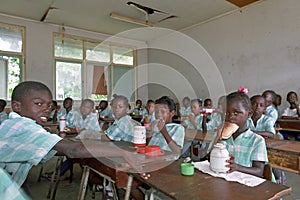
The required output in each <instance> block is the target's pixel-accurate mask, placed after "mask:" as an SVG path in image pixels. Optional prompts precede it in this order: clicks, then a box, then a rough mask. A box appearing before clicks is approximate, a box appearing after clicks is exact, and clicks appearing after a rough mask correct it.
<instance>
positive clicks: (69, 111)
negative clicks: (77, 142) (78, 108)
mask: <svg viewBox="0 0 300 200" xmlns="http://www.w3.org/2000/svg"><path fill="white" fill-rule="evenodd" d="M63 106H64V108H62V109H60V110H59V112H58V114H57V120H59V119H60V118H61V117H62V116H64V117H65V118H66V129H70V131H75V124H74V122H75V119H76V117H77V116H76V112H75V110H73V99H72V98H70V97H67V98H65V99H64V102H63Z"/></svg>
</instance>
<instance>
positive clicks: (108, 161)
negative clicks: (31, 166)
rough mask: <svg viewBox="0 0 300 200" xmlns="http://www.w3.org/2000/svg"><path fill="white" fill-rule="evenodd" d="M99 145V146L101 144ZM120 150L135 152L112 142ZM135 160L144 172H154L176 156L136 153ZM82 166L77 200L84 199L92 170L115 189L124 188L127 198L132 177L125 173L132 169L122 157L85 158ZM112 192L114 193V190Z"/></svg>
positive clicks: (130, 147) (170, 154)
mask: <svg viewBox="0 0 300 200" xmlns="http://www.w3.org/2000/svg"><path fill="white" fill-rule="evenodd" d="M98 142H99V145H101V142H100V141H98ZM114 143H116V144H117V145H118V146H119V147H120V148H123V149H126V150H129V151H131V152H133V153H134V152H135V151H136V150H135V148H133V147H132V144H130V145H128V143H126V142H114ZM135 156H136V158H137V159H139V160H140V164H141V165H142V167H143V170H144V171H145V172H149V171H154V170H157V169H159V168H160V167H165V166H167V165H168V164H170V163H171V162H172V161H168V160H169V159H174V158H175V157H178V155H177V154H174V153H169V152H165V153H164V154H163V155H161V156H146V155H145V154H138V153H136V155H135ZM81 163H82V164H83V166H84V167H85V168H84V173H83V175H82V180H81V185H80V191H79V195H78V199H84V196H85V191H86V187H87V180H88V176H89V171H90V170H93V171H94V172H96V173H97V174H99V175H100V176H102V177H104V178H105V179H107V180H109V181H111V182H113V183H114V184H115V186H116V187H117V188H124V187H126V194H125V199H128V198H129V194H130V190H131V183H132V176H128V173H127V172H132V171H133V169H132V168H131V167H130V166H129V165H128V164H127V162H126V161H125V160H124V158H122V157H100V158H86V159H83V161H82V162H81ZM113 191H114V192H115V193H116V191H115V189H114V188H113Z"/></svg>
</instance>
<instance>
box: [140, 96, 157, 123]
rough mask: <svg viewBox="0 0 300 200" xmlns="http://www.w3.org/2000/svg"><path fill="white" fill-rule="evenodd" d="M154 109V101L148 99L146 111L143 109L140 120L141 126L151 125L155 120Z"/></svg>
mask: <svg viewBox="0 0 300 200" xmlns="http://www.w3.org/2000/svg"><path fill="white" fill-rule="evenodd" d="M154 107H155V103H154V101H153V100H151V99H149V100H148V101H147V106H146V109H144V111H143V118H142V123H143V124H151V123H152V122H153V121H154V120H155V114H154Z"/></svg>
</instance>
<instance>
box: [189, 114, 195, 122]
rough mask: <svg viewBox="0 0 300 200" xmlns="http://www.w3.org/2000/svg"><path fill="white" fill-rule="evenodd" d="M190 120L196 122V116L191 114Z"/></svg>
mask: <svg viewBox="0 0 300 200" xmlns="http://www.w3.org/2000/svg"><path fill="white" fill-rule="evenodd" d="M189 120H190V121H194V120H195V114H194V113H191V114H190V115H189Z"/></svg>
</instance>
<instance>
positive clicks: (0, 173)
mask: <svg viewBox="0 0 300 200" xmlns="http://www.w3.org/2000/svg"><path fill="white" fill-rule="evenodd" d="M0 180H1V184H0V199H16V200H26V199H29V198H28V197H27V196H26V195H25V193H24V192H23V191H22V190H20V187H19V186H18V185H17V184H16V183H14V182H13V181H12V180H11V178H10V176H9V175H8V174H7V173H6V172H5V170H3V169H2V168H0Z"/></svg>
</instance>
